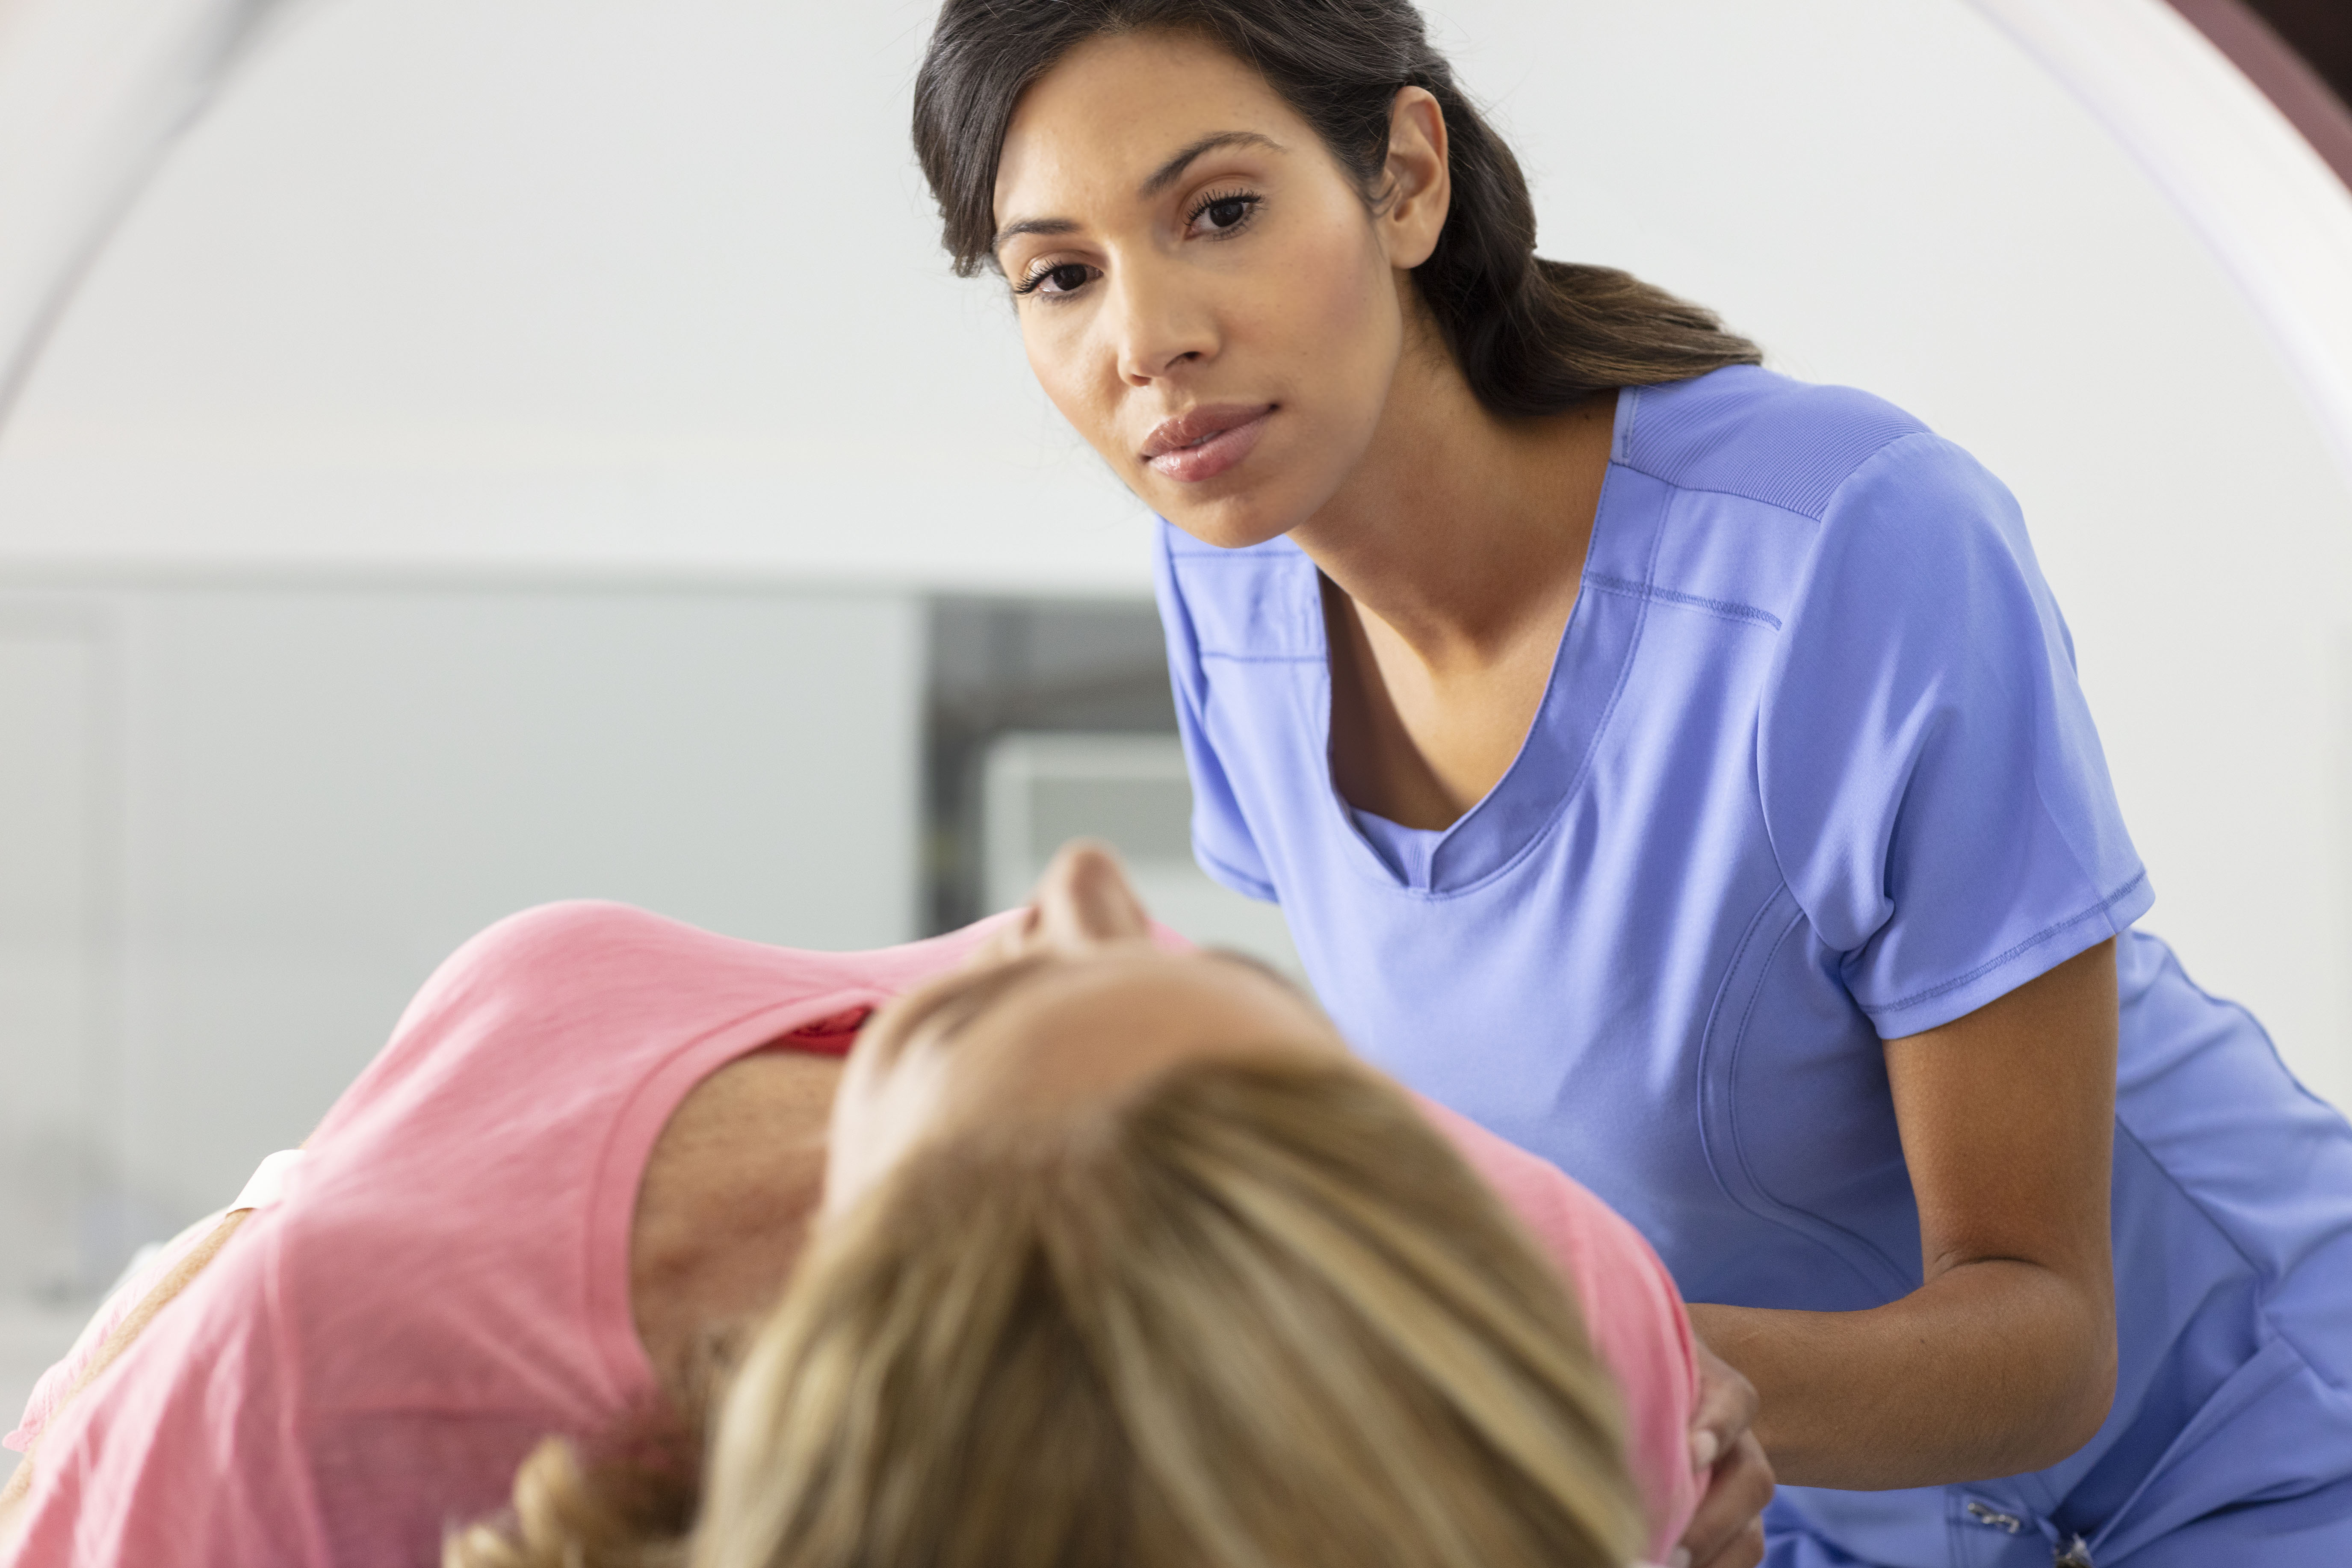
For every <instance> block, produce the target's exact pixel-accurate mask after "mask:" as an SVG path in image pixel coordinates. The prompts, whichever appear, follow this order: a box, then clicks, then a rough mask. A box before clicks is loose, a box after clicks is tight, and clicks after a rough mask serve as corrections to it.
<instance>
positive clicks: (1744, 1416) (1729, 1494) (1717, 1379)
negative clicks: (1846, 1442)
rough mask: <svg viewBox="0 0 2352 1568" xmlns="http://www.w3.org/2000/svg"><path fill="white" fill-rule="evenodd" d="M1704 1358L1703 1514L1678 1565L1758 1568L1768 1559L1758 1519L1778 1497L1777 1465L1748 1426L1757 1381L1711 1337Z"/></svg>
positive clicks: (1694, 1428)
mask: <svg viewBox="0 0 2352 1568" xmlns="http://www.w3.org/2000/svg"><path fill="white" fill-rule="evenodd" d="M1693 1348H1694V1349H1695V1350H1696V1352H1697V1357H1698V1408H1697V1410H1696V1412H1695V1413H1694V1414H1693V1415H1692V1417H1691V1466H1692V1468H1694V1469H1697V1470H1701V1471H1704V1472H1706V1489H1704V1490H1703V1491H1702V1492H1701V1493H1700V1495H1699V1503H1698V1511H1697V1512H1696V1514H1694V1515H1693V1516H1692V1517H1691V1522H1690V1528H1689V1529H1688V1530H1685V1531H1683V1539H1682V1545H1681V1547H1680V1548H1679V1549H1678V1550H1677V1551H1676V1552H1675V1562H1676V1563H1677V1564H1678V1565H1679V1564H1683V1563H1687V1564H1691V1565H1693V1568H1755V1564H1756V1563H1760V1562H1762V1561H1763V1559H1764V1524H1763V1521H1762V1520H1761V1519H1760V1518H1759V1515H1760V1514H1762V1512H1763V1511H1764V1505H1765V1504H1766V1503H1768V1502H1769V1501H1771V1500H1772V1465H1771V1462H1770V1461H1769V1460H1768V1459H1766V1458H1765V1457H1764V1449H1763V1446H1762V1445H1760V1444H1759V1443H1758V1442H1757V1441H1756V1437H1755V1435H1754V1434H1753V1433H1751V1432H1750V1431H1749V1430H1748V1427H1749V1426H1750V1424H1752V1423H1753V1422H1754V1421H1755V1419H1756V1386H1755V1384H1751V1383H1749V1382H1748V1379H1747V1378H1745V1377H1743V1376H1741V1375H1740V1373H1739V1371H1738V1368H1736V1367H1734V1366H1733V1365H1732V1364H1731V1363H1729V1362H1727V1361H1725V1360H1724V1359H1723V1358H1722V1357H1721V1356H1718V1355H1717V1354H1716V1353H1715V1352H1713V1351H1711V1350H1709V1349H1707V1348H1706V1343H1705V1342H1703V1341H1694V1342H1693Z"/></svg>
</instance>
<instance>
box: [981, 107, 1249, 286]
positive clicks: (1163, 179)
mask: <svg viewBox="0 0 2352 1568" xmlns="http://www.w3.org/2000/svg"><path fill="white" fill-rule="evenodd" d="M1220 147H1263V148H1265V150H1266V151H1267V152H1269V153H1280V152H1285V151H1286V148H1285V147H1284V146H1283V145H1282V143H1281V142H1276V140H1275V139H1274V138H1273V137H1271V136H1265V135H1261V134H1260V133H1259V132H1255V131H1213V132H1210V133H1209V134H1208V135H1206V136H1203V137H1202V138H1201V139H1200V140H1199V141H1198V142H1193V143H1192V144H1191V145H1190V146H1188V147H1185V148H1183V149H1182V150H1181V151H1180V152H1179V153H1177V154H1176V155H1175V156H1174V157H1172V158H1171V159H1169V160H1168V161H1167V162H1166V163H1162V164H1160V167H1158V168H1157V169H1154V170H1153V171H1151V177H1150V179H1147V180H1145V181H1144V182H1143V184H1140V185H1138V186H1137V187H1136V190H1135V194H1136V195H1138V196H1139V197H1141V198H1142V199H1143V200H1145V201H1150V199H1151V198H1152V197H1154V196H1156V195H1159V194H1160V192H1162V191H1164V190H1166V189H1167V188H1168V187H1169V186H1171V185H1172V184H1175V183H1176V182H1177V181H1178V180H1181V179H1182V178H1183V177H1184V171H1185V170H1186V169H1189V168H1191V167H1192V160H1193V159H1195V158H1198V157H1200V156H1201V155H1202V153H1213V152H1215V151H1216V150H1217V149H1218V148H1220ZM1077 232H1078V225H1077V224H1076V222H1074V221H1073V220H1071V219H1069V218H1066V217H1024V218H1022V219H1020V220H1018V221H1016V222H1013V223H1008V224H1006V225H1005V226H1003V228H1000V229H998V230H997V231H996V232H995V234H993V235H992V236H991V237H989V241H988V251H989V254H990V255H992V256H993V255H995V254H996V253H997V252H998V251H1000V250H1003V248H1004V243H1005V241H1007V240H1010V239H1016V238H1018V237H1021V236H1022V235H1024V234H1048V235H1055V234H1076V233H1077Z"/></svg>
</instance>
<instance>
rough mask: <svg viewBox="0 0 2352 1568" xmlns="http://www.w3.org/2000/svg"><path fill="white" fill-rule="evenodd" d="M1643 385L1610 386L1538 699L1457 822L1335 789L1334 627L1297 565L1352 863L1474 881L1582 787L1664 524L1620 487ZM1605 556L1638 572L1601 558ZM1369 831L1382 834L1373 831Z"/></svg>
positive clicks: (1510, 856)
mask: <svg viewBox="0 0 2352 1568" xmlns="http://www.w3.org/2000/svg"><path fill="white" fill-rule="evenodd" d="M1639 394H1640V388H1638V387H1631V386H1627V387H1620V388H1619V389H1618V392H1617V408H1616V412H1615V415H1614V416H1613V423H1612V431H1611V435H1610V442H1609V468H1608V471H1607V472H1606V473H1605V474H1604V475H1603V476H1602V478H1601V496H1600V499H1599V500H1598V501H1597V502H1596V503H1595V504H1594V506H1593V510H1592V528H1591V532H1590V533H1589V534H1588V535H1587V536H1586V539H1585V545H1584V562H1583V564H1582V567H1581V569H1580V575H1579V578H1578V582H1577V589H1576V602H1575V603H1574V604H1573V605H1570V607H1569V612H1568V623H1567V625H1565V626H1562V627H1561V628H1560V634H1559V646H1558V647H1556V648H1554V649H1553V650H1552V661H1551V671H1550V673H1549V675H1548V676H1547V677H1546V678H1545V681H1544V694H1543V700H1541V701H1540V702H1538V703H1537V705H1536V712H1535V718H1534V719H1533V720H1532V721H1530V722H1529V723H1528V732H1527V734H1526V735H1525V736H1523V737H1521V739H1520V741H1519V749H1518V752H1517V753H1516V754H1515V755H1514V756H1513V757H1512V758H1511V764H1510V766H1509V767H1507V768H1506V769H1504V770H1503V776H1502V777H1501V778H1499V779H1497V780H1496V781H1495V785H1494V787H1493V788H1492V789H1490V790H1488V791H1487V792H1486V794H1485V795H1482V796H1480V797H1479V798H1478V800H1477V802H1476V804H1475V805H1472V806H1471V807H1470V809H1469V810H1467V811H1465V812H1464V813H1463V814H1462V815H1461V816H1457V817H1455V818H1454V822H1453V824H1452V826H1447V827H1444V828H1413V827H1407V826H1403V825H1402V824H1401V823H1394V822H1391V821H1390V820H1389V819H1388V818H1386V817H1383V816H1380V815H1379V814H1377V813H1375V812H1369V811H1363V810H1362V809H1361V808H1360V807H1358V806H1356V805H1353V804H1352V803H1351V802H1349V799H1348V797H1347V796H1346V795H1342V794H1340V793H1339V780H1338V779H1337V777H1335V776H1334V775H1333V773H1332V772H1331V629H1330V626H1329V623H1328V621H1327V620H1326V619H1325V616H1324V612H1323V592H1322V574H1321V573H1320V572H1318V571H1316V570H1313V569H1312V563H1309V570H1308V571H1307V572H1306V573H1304V574H1300V577H1299V581H1300V583H1301V584H1303V592H1304V593H1305V595H1307V604H1306V605H1303V606H1302V609H1303V610H1304V612H1305V613H1304V614H1303V615H1302V616H1301V618H1302V619H1303V620H1304V621H1305V622H1306V623H1307V627H1308V635H1309V637H1311V639H1312V641H1311V643H1310V647H1311V648H1312V650H1313V653H1314V655H1315V658H1314V668H1315V670H1316V679H1315V681H1314V682H1313V684H1312V687H1311V689H1312V692H1313V697H1312V700H1311V701H1310V712H1309V719H1310V722H1311V726H1312V728H1311V730H1310V731H1309V732H1310V733H1311V734H1313V735H1314V736H1316V737H1317V738H1318V740H1319V741H1320V742H1321V752H1320V758H1321V760H1320V766H1321V769H1322V773H1323V782H1324V795H1326V797H1327V804H1328V809H1329V810H1331V811H1332V812H1334V813H1336V814H1337V816H1338V818H1339V828H1340V831H1341V832H1342V834H1343V835H1344V836H1345V837H1347V838H1348V839H1349V841H1350V845H1349V847H1350V849H1351V851H1352V854H1353V858H1354V860H1355V863H1356V865H1357V868H1359V869H1360V871H1362V872H1363V873H1364V874H1365V875H1366V876H1367V877H1369V878H1370V879H1373V880H1375V881H1378V882H1382V883H1385V884H1387V885H1388V886H1390V887H1391V888H1395V889H1402V890H1404V891H1407V892H1412V893H1418V894H1420V895H1422V896H1423V897H1426V898H1434V899H1442V898H1451V897H1455V896H1458V895H1460V894H1463V893H1467V892H1471V891H1473V890H1475V889H1477V888H1478V887H1480V886H1482V885H1484V884H1485V883H1486V882H1488V881H1490V880H1491V879H1494V878H1496V877H1497V876H1499V875H1501V874H1502V873H1503V872H1505V871H1507V870H1508V869H1509V868H1511V867H1512V866H1513V865H1514V864H1516V863H1517V861H1518V860H1519V859H1520V858H1522V857H1524V856H1525V855H1526V854H1527V853H1528V851H1529V850H1531V849H1533V848H1534V847H1536V846H1537V845H1538V843H1540V842H1542V840H1543V839H1544V837H1546V834H1547V833H1548V831H1549V829H1550V827H1551V826H1552V825H1553V824H1554V823H1556V822H1557V821H1558V820H1559V814H1560V808H1561V807H1563V806H1565V805H1567V804H1568V802H1569V801H1570V800H1571V799H1573V798H1574V797H1575V795H1576V794H1577V792H1578V791H1579V790H1580V788H1582V787H1583V784H1584V782H1585V779H1586V776H1587V774H1588V773H1590V771H1591V755H1592V751H1593V747H1594V745H1595V744H1596V743H1597V742H1599V740H1600V738H1601V731H1603V730H1605V729H1606V728H1607V727H1608V723H1609V716H1610V714H1611V712H1612V711H1613V710H1614V709H1615V708H1616V705H1617V698H1618V694H1619V693H1620V692H1621V691H1622V690H1623V689H1624V677H1625V672H1626V670H1627V668H1629V667H1630V666H1631V664H1632V662H1633V645H1634V643H1635V641H1636V640H1637V639H1638V637H1639V636H1640V632H1641V622H1642V614H1641V612H1642V610H1643V607H1644V600H1645V599H1646V598H1647V594H1648V590H1647V584H1648V583H1649V581H1650V576H1651V566H1652V563H1653V562H1654V558H1655V553H1656V548H1657V542H1658V536H1659V531H1658V529H1657V528H1656V526H1655V522H1656V519H1655V516H1654V509H1652V508H1647V507H1644V506H1643V504H1642V502H1641V500H1639V499H1636V498H1635V497H1633V496H1629V495H1628V494H1627V493H1626V492H1627V490H1628V489H1629V486H1628V485H1627V484H1626V483H1625V482H1624V481H1625V479H1626V478H1627V475H1628V470H1627V469H1625V468H1623V467H1622V466H1621V465H1622V458H1623V456H1624V452H1625V447H1626V442H1627V441H1628V440H1629V439H1630V437H1632V434H1633V416H1634V412H1635V406H1636V404H1637V401H1638V398H1639ZM1645 525H1647V526H1645ZM1637 557H1638V561H1637V560H1636V558H1637ZM1611 566H1615V567H1617V568H1619V570H1620V572H1623V571H1626V570H1627V569H1628V568H1630V569H1631V570H1632V571H1633V572H1634V573H1638V575H1637V576H1631V577H1629V576H1623V575H1619V574H1617V573H1612V572H1610V571H1608V570H1605V568H1608V567H1611ZM1360 817H1370V818H1371V819H1372V822H1371V824H1366V823H1365V822H1363V821H1361V820H1360ZM1376 835H1377V837H1378V838H1379V839H1380V840H1381V841H1383V842H1382V843H1380V844H1376V843H1375V842H1374V837H1375V836H1376Z"/></svg>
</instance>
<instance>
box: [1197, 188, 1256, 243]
mask: <svg viewBox="0 0 2352 1568" xmlns="http://www.w3.org/2000/svg"><path fill="white" fill-rule="evenodd" d="M1258 200H1259V198H1258V197H1256V196H1253V195H1246V194H1244V193H1241V192H1234V193H1233V194H1232V195H1216V196H1211V197H1210V198H1209V199H1208V200H1206V201H1204V202H1202V203H1201V204H1200V205H1198V206H1195V207H1194V208H1193V209H1192V222H1191V227H1192V230H1193V232H1195V233H1197V234H1207V235H1211V236H1215V235H1221V234H1230V233H1232V232H1233V231H1234V229H1237V228H1239V227H1241V226H1242V225H1244V223H1247V222H1248V221H1249V216H1250V212H1251V209H1253V208H1255V206H1256V205H1257V204H1258Z"/></svg>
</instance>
